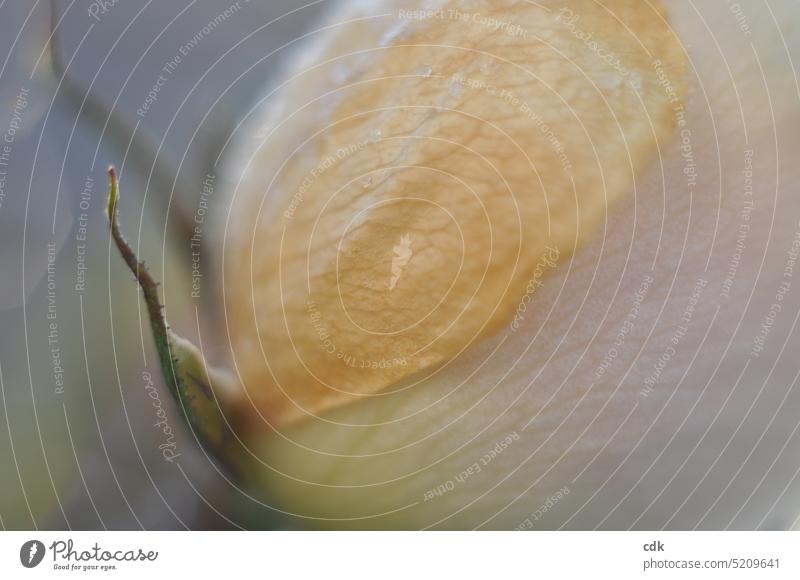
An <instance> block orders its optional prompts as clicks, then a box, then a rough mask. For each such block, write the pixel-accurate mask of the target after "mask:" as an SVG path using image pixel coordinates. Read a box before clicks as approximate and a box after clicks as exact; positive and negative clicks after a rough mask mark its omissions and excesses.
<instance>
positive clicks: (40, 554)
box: [19, 540, 45, 568]
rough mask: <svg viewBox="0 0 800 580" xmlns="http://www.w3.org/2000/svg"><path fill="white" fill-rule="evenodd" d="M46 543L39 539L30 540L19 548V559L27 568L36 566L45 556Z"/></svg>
mask: <svg viewBox="0 0 800 580" xmlns="http://www.w3.org/2000/svg"><path fill="white" fill-rule="evenodd" d="M44 551H45V550H44V544H43V543H41V542H40V541H39V540H28V541H27V542H25V543H24V544H22V547H21V548H20V549H19V561H20V562H22V565H23V566H25V567H26V568H35V567H36V566H38V565H39V564H40V563H41V561H42V559H43V558H44Z"/></svg>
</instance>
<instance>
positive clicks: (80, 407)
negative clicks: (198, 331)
mask: <svg viewBox="0 0 800 580" xmlns="http://www.w3.org/2000/svg"><path fill="white" fill-rule="evenodd" d="M100 4H104V7H103V6H100V5H99V4H97V3H94V4H93V3H92V2H90V1H88V0H71V1H53V2H52V3H50V2H47V1H41V0H38V1H32V2H28V1H24V0H10V1H7V2H3V3H0V45H1V46H0V56H2V58H3V60H2V65H0V127H2V128H1V129H0V132H2V133H3V134H4V135H5V134H8V135H11V138H12V141H13V142H12V143H10V144H9V147H10V150H7V151H8V155H7V159H4V161H5V163H7V165H6V164H4V165H2V166H0V170H5V171H6V174H3V175H0V178H4V181H2V182H0V183H2V193H0V329H2V331H0V381H1V382H0V387H2V399H0V407H2V413H0V425H1V426H0V526H2V527H3V528H8V529H20V528H22V529H34V528H37V529H48V528H57V529H63V528H73V529H82V528H90V529H95V528H96V529H103V528H108V529H119V528H124V529H139V528H146V529H151V528H166V529H182V528H185V527H191V528H197V527H205V528H235V527H237V526H248V527H252V526H282V527H285V526H286V525H287V524H286V522H283V521H282V520H280V519H279V518H277V517H276V516H274V514H273V512H272V511H271V510H269V509H266V508H263V507H261V506H258V505H254V504H253V502H247V501H245V500H243V499H242V496H241V495H240V494H238V492H236V491H234V490H233V488H232V487H231V486H230V485H229V484H228V483H226V481H225V480H224V479H223V478H222V477H221V476H220V475H219V474H218V472H217V470H216V469H215V468H214V467H213V466H212V465H211V464H210V462H209V459H208V458H207V457H206V456H205V455H203V454H202V452H201V451H200V450H199V448H198V446H197V444H196V442H195V441H194V440H193V438H192V436H191V434H190V433H187V431H186V429H185V428H184V427H183V423H182V421H181V418H180V416H179V415H178V410H177V409H176V408H175V406H174V405H173V403H172V401H171V400H170V399H169V397H168V396H167V395H166V393H165V392H164V391H163V390H162V380H161V375H160V371H159V369H158V367H157V361H156V359H155V354H154V352H153V349H152V346H151V342H152V341H151V339H150V332H149V329H148V327H147V326H146V321H145V320H144V319H143V318H142V310H141V309H140V308H139V309H137V305H139V304H140V303H139V300H138V297H137V292H138V289H137V287H136V285H135V284H134V283H133V282H132V277H131V276H130V274H129V273H128V272H126V271H125V270H124V266H123V264H122V262H121V260H120V259H119V257H118V255H117V254H116V251H112V249H111V248H110V246H109V244H108V240H109V236H108V228H107V224H106V220H105V214H104V203H105V196H106V189H107V181H106V169H107V166H108V165H109V164H112V163H113V164H114V165H116V166H117V168H118V170H120V171H121V175H122V183H123V185H122V188H123V195H124V200H123V202H122V207H121V212H122V214H123V218H122V219H123V223H124V226H125V229H126V232H127V233H128V237H129V238H130V239H132V240H133V241H134V242H133V243H134V245H136V246H138V250H139V252H140V254H141V256H142V257H144V258H145V259H147V261H148V264H149V266H150V268H151V269H152V271H153V273H154V275H155V276H156V277H157V278H159V279H160V280H162V281H163V290H164V292H165V303H166V307H167V311H168V313H169V317H170V319H171V322H172V323H173V324H174V325H175V326H176V327H178V328H180V329H181V331H182V332H184V333H185V334H187V335H190V336H191V335H193V333H192V329H193V328H195V327H196V321H195V314H194V312H195V310H194V306H195V303H196V302H197V301H196V300H195V301H193V300H189V299H188V298H189V295H190V292H191V288H190V286H189V285H190V284H191V268H192V261H191V251H190V246H189V241H188V239H187V238H186V236H185V234H186V231H185V230H184V229H182V221H181V220H182V218H181V216H182V215H188V216H190V219H191V217H192V216H194V214H195V212H196V211H197V210H198V208H199V201H200V194H201V189H202V185H201V182H202V181H203V180H204V179H205V178H206V175H207V174H209V173H214V174H215V175H216V173H215V167H214V163H215V160H216V157H217V155H218V153H219V151H220V147H221V146H222V144H223V143H224V142H225V140H226V139H227V138H228V136H229V134H230V129H231V128H232V127H233V126H234V125H235V121H236V120H237V119H238V118H239V117H240V115H241V114H242V113H243V111H244V108H245V107H246V106H248V104H249V103H251V101H252V100H253V99H254V97H255V96H256V94H257V91H258V89H259V88H261V87H263V86H265V84H266V83H267V82H268V81H269V79H270V76H271V75H273V74H274V72H275V70H276V67H279V66H280V65H281V63H284V62H285V60H286V58H287V55H288V54H289V53H290V52H291V51H292V50H294V49H295V46H296V45H297V44H299V43H302V34H303V33H304V31H305V30H306V29H307V28H308V27H309V26H310V25H311V24H312V23H313V22H314V20H315V18H316V17H317V15H318V13H319V12H320V11H321V10H322V9H324V5H325V4H326V2H319V1H317V2H311V3H308V2H303V1H302V0H270V1H269V2H249V1H247V0H240V1H238V2H235V1H234V2H230V3H229V2H219V1H211V0H178V1H170V2H155V1H152V0H150V1H139V0H136V1H128V0H119V1H116V2H114V1H107V2H104V3H100ZM215 21H216V24H209V23H213V22H215ZM49 39H51V40H52V43H51V44H50V45H48V40H49ZM298 39H299V40H298ZM293 41H296V42H293ZM176 55H178V56H180V58H181V61H180V63H175V56H176ZM170 63H173V64H172V65H170ZM164 67H167V69H164ZM159 75H163V76H162V78H161V79H159ZM158 84H160V85H161V86H159V87H158V91H157V95H156V100H155V101H154V102H153V103H152V105H151V106H150V108H149V109H147V110H146V111H143V113H144V114H143V115H142V114H137V110H138V109H140V108H142V107H143V105H144V104H145V102H146V100H147V98H148V93H149V92H150V91H151V89H152V87H154V85H158ZM15 108H16V113H17V114H16V116H15ZM109 111H112V114H111V115H109V114H108V112H109ZM9 129H10V130H11V132H7V131H8V130H9ZM12 133H13V135H12ZM178 167H179V168H180V169H177V168H178ZM209 201H210V200H209ZM184 221H185V218H184ZM167 223H169V233H167V234H165V229H166V225H167ZM49 256H52V261H51V266H50V269H49V270H48V257H49ZM203 288H204V290H206V292H205V293H204V295H203V298H202V302H205V301H207V300H209V297H208V293H209V292H211V289H212V287H211V285H210V284H205V285H204V287H203ZM209 320H210V319H209ZM209 323H210V322H209ZM206 334H207V333H204V336H205V335H206ZM142 337H144V340H143V339H142ZM204 347H205V348H206V349H207V350H208V351H209V352H211V353H213V352H214V347H215V345H213V344H205V345H204ZM145 372H149V373H151V374H152V376H153V379H154V382H155V384H156V388H157V389H158V392H159V393H160V396H161V401H162V402H163V408H164V409H165V413H166V415H167V420H168V426H169V428H171V429H173V431H174V432H175V441H174V446H175V447H174V449H175V450H176V452H177V453H180V461H179V462H178V461H176V462H173V463H170V462H167V461H165V460H164V459H163V453H162V450H163V448H162V449H159V445H165V444H168V443H171V442H166V441H165V435H164V430H163V426H161V427H154V423H156V422H158V421H159V419H158V417H156V415H155V412H156V410H155V409H154V407H153V405H152V403H153V398H152V395H151V393H153V392H154V391H153V389H152V388H150V389H148V388H147V387H148V384H147V380H146V375H143V373H145ZM62 382H63V384H62Z"/></svg>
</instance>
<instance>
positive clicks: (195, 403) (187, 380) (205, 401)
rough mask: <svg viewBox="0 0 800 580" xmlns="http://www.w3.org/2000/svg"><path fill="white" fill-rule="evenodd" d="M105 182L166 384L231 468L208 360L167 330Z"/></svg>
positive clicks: (113, 189) (115, 185)
mask: <svg viewBox="0 0 800 580" xmlns="http://www.w3.org/2000/svg"><path fill="white" fill-rule="evenodd" d="M108 181H109V190H108V208H107V212H108V221H109V224H110V226H111V236H112V238H113V239H114V243H115V244H116V246H117V249H118V250H119V253H120V254H121V255H122V258H123V260H125V263H126V264H127V266H128V268H129V269H130V271H131V272H133V275H134V276H135V277H136V280H137V282H138V283H139V287H140V288H141V289H142V294H143V295H144V301H145V304H146V305H147V314H148V317H149V319H150V328H151V330H152V332H153V339H154V340H155V343H156V350H157V351H158V358H159V362H160V363H161V372H162V373H163V375H164V380H165V381H166V383H167V386H168V387H169V390H170V392H171V393H172V396H173V397H174V398H175V402H176V403H177V404H178V406H179V407H180V408H181V409H182V410H183V413H184V416H185V418H186V420H187V422H188V423H189V425H190V427H191V428H192V430H193V431H194V432H195V434H197V436H198V438H199V440H200V442H201V443H202V444H203V446H205V447H206V448H208V449H209V450H210V451H212V452H213V453H214V455H215V456H216V457H217V459H219V460H220V461H222V462H223V463H225V464H226V465H227V467H228V468H230V469H231V470H233V469H232V467H233V463H234V461H233V453H232V452H231V450H232V447H231V445H232V438H231V433H230V430H229V429H228V428H227V426H226V423H225V421H224V419H223V417H222V411H221V410H220V408H219V404H218V401H217V399H216V397H215V396H214V392H213V391H212V389H211V386H210V385H211V383H212V381H211V379H210V377H209V368H208V366H207V364H206V361H205V360H204V359H203V356H202V354H201V353H200V351H199V350H198V349H197V347H195V346H194V345H193V344H192V343H191V342H189V341H188V340H186V339H184V338H181V337H180V336H178V335H177V334H175V333H174V332H173V331H172V329H170V327H169V324H168V323H167V320H166V317H165V316H164V308H163V306H162V305H161V302H160V301H159V298H158V283H157V282H156V281H155V280H154V279H153V277H152V276H151V275H150V272H149V271H148V270H147V267H146V266H145V265H144V262H142V261H141V260H139V259H138V258H137V257H136V254H135V253H134V251H133V250H132V249H131V247H130V244H128V242H127V241H126V240H125V237H124V236H123V235H122V232H121V231H120V228H119V209H118V207H117V206H118V204H119V182H118V179H117V174H116V171H114V168H113V167H111V168H109V170H108ZM221 380H224V379H221Z"/></svg>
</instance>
